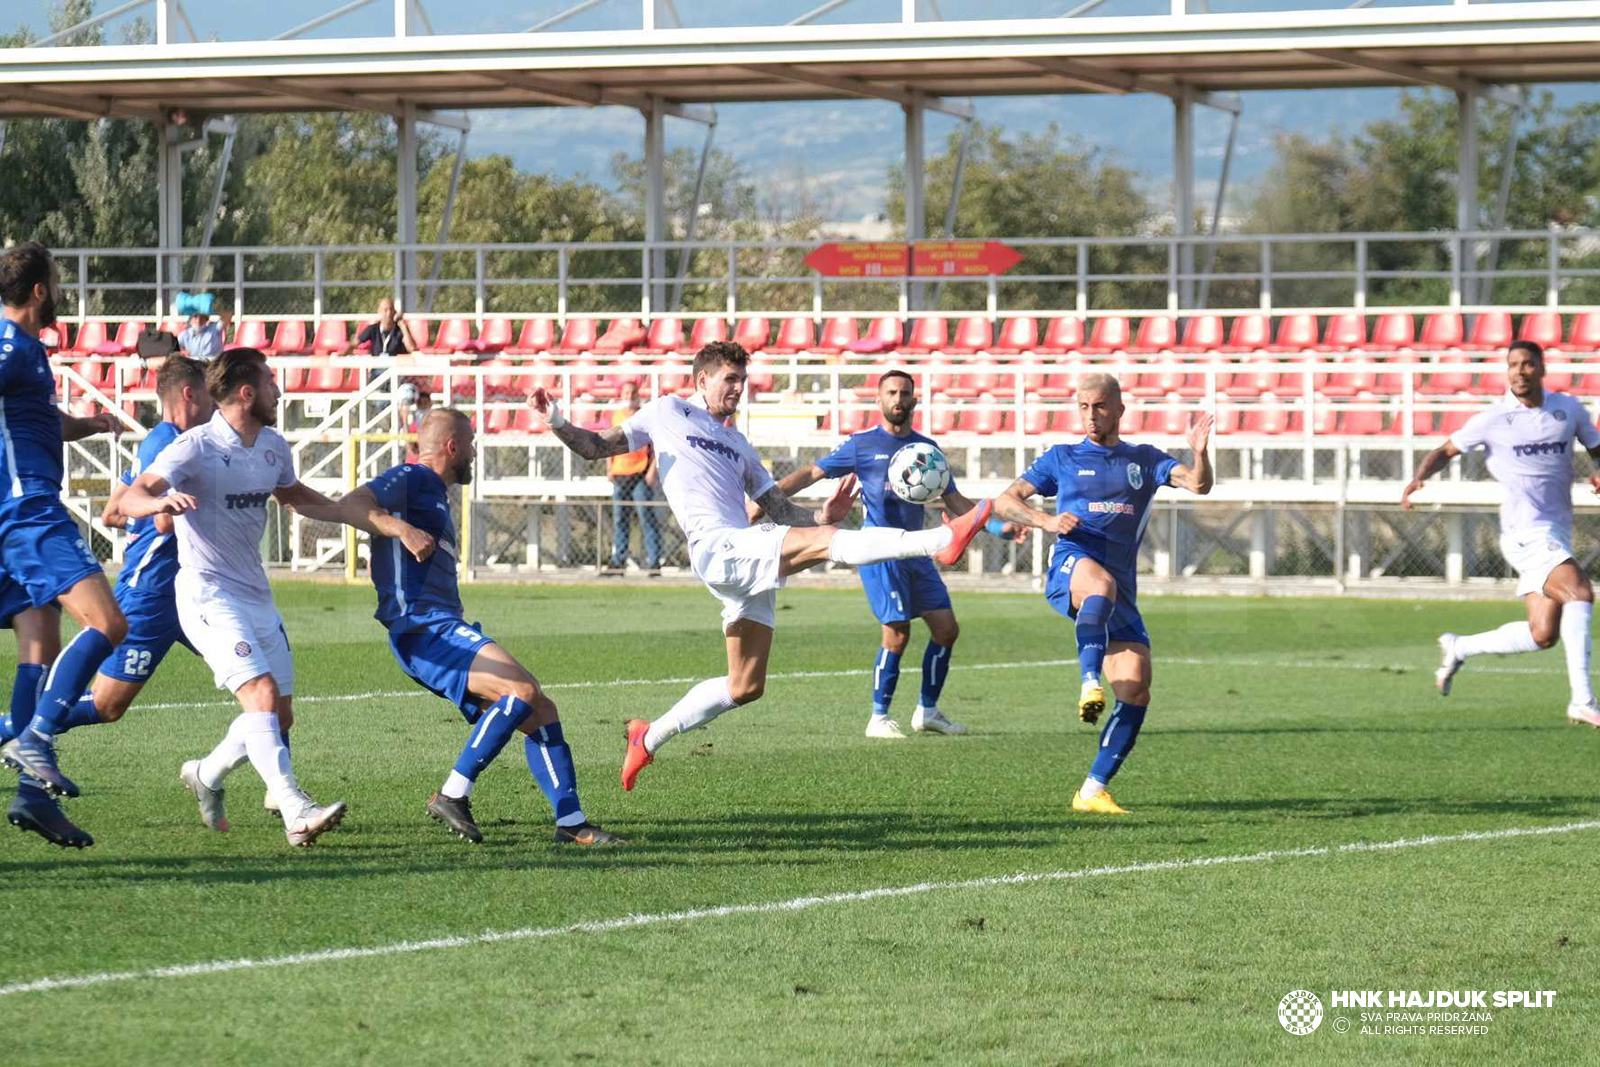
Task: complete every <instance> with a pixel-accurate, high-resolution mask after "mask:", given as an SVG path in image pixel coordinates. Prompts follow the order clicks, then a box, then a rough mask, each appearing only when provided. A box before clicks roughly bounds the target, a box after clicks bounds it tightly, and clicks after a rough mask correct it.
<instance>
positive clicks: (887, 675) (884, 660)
mask: <svg viewBox="0 0 1600 1067" xmlns="http://www.w3.org/2000/svg"><path fill="white" fill-rule="evenodd" d="M899 681H900V656H899V654H898V653H895V652H890V651H889V650H888V649H887V648H880V649H878V658H877V660H876V661H874V662H873V664H872V714H874V715H887V714H889V702H890V701H891V700H893V699H894V687H895V685H896V684H897V683H898V682H899Z"/></svg>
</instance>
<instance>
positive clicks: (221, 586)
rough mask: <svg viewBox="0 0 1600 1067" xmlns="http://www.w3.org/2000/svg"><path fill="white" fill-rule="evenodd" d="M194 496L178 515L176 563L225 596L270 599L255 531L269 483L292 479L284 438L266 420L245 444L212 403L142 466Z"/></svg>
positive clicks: (262, 522)
mask: <svg viewBox="0 0 1600 1067" xmlns="http://www.w3.org/2000/svg"><path fill="white" fill-rule="evenodd" d="M145 473H146V474H152V475H155V476H156V477H157V478H160V479H162V480H163V481H165V482H166V483H167V484H168V485H170V486H172V488H174V489H176V490H177V491H178V492H180V493H188V494H189V495H190V496H192V497H194V498H195V501H196V502H197V503H198V505H199V506H198V507H197V508H196V509H195V510H194V511H189V512H185V513H184V514H182V515H179V516H177V518H176V519H175V520H174V525H175V527H176V529H177V534H178V566H179V568H180V569H182V570H187V571H192V572H194V573H196V574H198V575H199V576H200V578H201V579H202V580H203V581H204V582H205V584H206V586H207V587H210V588H216V589H218V590H220V591H222V592H223V593H226V594H228V595H231V596H235V597H239V598H243V599H248V600H255V601H266V602H269V603H270V602H271V600H272V589H271V587H270V586H268V584H267V572H266V570H265V568H263V567H262V566H261V535H262V534H263V533H264V532H265V531H266V528H267V500H268V499H269V498H270V497H271V496H272V491H273V490H274V489H279V488H282V487H284V486H290V485H293V484H295V481H296V480H297V479H296V478H295V473H294V461H293V458H292V457H291V456H290V454H289V443H288V442H287V441H285V440H284V439H283V435H282V434H280V433H279V432H278V431H277V430H274V429H272V428H271V427H269V426H264V427H262V428H261V432H260V433H259V434H257V435H256V441H255V444H254V445H252V446H251V447H249V448H246V447H245V446H244V444H243V443H242V442H241V441H240V439H239V434H238V432H237V431H236V430H234V428H233V427H232V426H230V425H229V424H228V420H227V419H225V418H223V417H222V412H221V411H220V410H219V411H217V412H216V413H215V414H213V415H212V416H211V421H210V422H207V423H206V424H205V425H203V426H196V427H194V428H193V429H191V430H188V431H186V432H185V433H182V434H180V435H179V436H178V439H177V440H176V441H173V442H172V444H170V445H168V446H167V447H166V448H165V449H163V450H162V452H161V454H160V455H159V456H157V457H156V459H155V462H153V463H151V464H150V466H149V467H148V468H147V469H146V471H145Z"/></svg>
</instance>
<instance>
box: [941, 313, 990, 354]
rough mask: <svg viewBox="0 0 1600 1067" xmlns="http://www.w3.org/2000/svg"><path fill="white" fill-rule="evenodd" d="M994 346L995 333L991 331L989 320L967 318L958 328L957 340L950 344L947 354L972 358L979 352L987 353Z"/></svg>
mask: <svg viewBox="0 0 1600 1067" xmlns="http://www.w3.org/2000/svg"><path fill="white" fill-rule="evenodd" d="M993 344H994V332H993V331H991V330H990V329H989V320H988V319H984V318H977V317H971V318H965V319H962V320H961V323H960V325H958V326H957V327H956V336H955V340H953V341H951V342H950V345H949V347H947V348H946V349H945V351H946V352H948V353H950V354H951V355H952V356H970V355H973V354H974V353H977V352H987V351H989V348H990V346H991V345H993Z"/></svg>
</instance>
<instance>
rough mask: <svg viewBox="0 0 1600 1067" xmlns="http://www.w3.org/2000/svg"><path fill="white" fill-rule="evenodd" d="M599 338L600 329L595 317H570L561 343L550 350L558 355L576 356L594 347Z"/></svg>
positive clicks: (562, 334)
mask: <svg viewBox="0 0 1600 1067" xmlns="http://www.w3.org/2000/svg"><path fill="white" fill-rule="evenodd" d="M599 340H600V330H599V326H598V325H597V324H596V322H595V320H594V319H589V318H576V319H568V320H567V328H566V329H565V330H563V331H562V333H561V343H560V344H559V345H556V346H554V347H553V348H551V349H550V351H551V353H552V354H554V355H557V356H576V355H578V354H579V353H580V352H588V351H590V350H591V349H593V348H594V346H595V343H596V342H597V341H599Z"/></svg>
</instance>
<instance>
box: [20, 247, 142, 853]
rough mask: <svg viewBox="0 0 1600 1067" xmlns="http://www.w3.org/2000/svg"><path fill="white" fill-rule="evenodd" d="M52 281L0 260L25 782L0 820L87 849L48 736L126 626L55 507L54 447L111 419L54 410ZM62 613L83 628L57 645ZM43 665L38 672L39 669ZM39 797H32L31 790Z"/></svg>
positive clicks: (35, 269)
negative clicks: (45, 339) (70, 817)
mask: <svg viewBox="0 0 1600 1067" xmlns="http://www.w3.org/2000/svg"><path fill="white" fill-rule="evenodd" d="M60 294H61V278H60V274H59V273H58V271H57V270H56V265H55V262H54V260H52V259H51V258H50V253H49V251H48V250H47V249H45V248H44V246H43V245H39V244H36V243H33V242H29V243H27V244H21V245H17V246H15V247H12V248H9V249H7V250H6V251H5V252H4V254H0V301H3V303H4V309H3V316H4V317H3V318H0V623H3V624H4V625H8V626H10V627H11V628H12V629H13V630H15V631H16V634H17V650H18V657H17V659H18V665H17V677H16V682H15V684H14V686H13V689H12V693H11V708H10V715H9V719H10V731H11V732H12V733H13V735H14V736H13V737H12V739H11V740H10V741H8V742H6V743H5V745H4V746H0V758H3V759H4V760H5V762H6V764H7V765H9V766H11V767H14V768H16V769H17V770H18V771H21V772H23V773H24V774H25V775H27V776H29V777H30V778H31V779H32V781H29V782H28V783H27V784H28V785H29V786H30V788H29V789H28V790H27V791H26V792H27V796H26V797H24V798H23V801H24V802H22V803H16V804H13V805H12V806H11V808H10V810H9V811H8V812H7V814H6V818H7V819H8V820H9V821H10V822H11V823H12V824H13V825H15V826H20V827H22V828H23V829H26V830H33V831H35V832H37V833H40V834H42V835H43V836H44V837H45V838H46V839H48V840H50V841H53V842H54V843H56V844H59V845H66V846H70V847H74V848H82V847H84V846H86V845H90V844H93V843H94V841H93V839H92V838H90V837H89V835H88V834H86V833H84V832H83V831H82V830H79V829H78V828H77V827H76V826H73V825H72V824H71V823H70V822H68V821H67V819H66V817H65V816H64V815H63V814H62V813H61V809H60V808H59V806H57V805H56V803H55V801H54V800H52V799H51V797H50V796H49V795H47V794H53V795H56V796H60V795H65V796H77V795H78V787H77V785H76V784H74V783H73V782H72V780H71V779H69V778H67V777H66V775H64V774H62V773H61V769H60V767H59V766H58V765H57V763H56V753H55V734H56V732H57V730H58V729H59V725H60V722H61V720H62V719H63V718H65V716H66V714H67V713H68V712H69V711H70V710H71V709H72V706H73V705H74V704H76V703H77V702H78V696H79V694H81V693H82V692H83V690H84V688H85V686H87V685H88V683H89V679H90V678H92V677H94V673H95V669H96V668H97V667H99V665H100V663H101V662H102V661H103V660H104V659H105V658H106V656H107V655H109V654H110V652H111V650H112V649H113V648H115V647H116V645H117V643H118V642H120V641H121V640H122V639H123V637H124V636H125V635H126V634H127V629H128V624H127V621H126V620H125V619H124V618H123V616H122V609H121V608H119V607H118V606H117V601H116V598H115V597H113V596H112V595H111V586H110V584H109V583H108V582H107V581H106V576H105V573H104V572H103V571H102V570H101V569H100V561H99V560H98V559H96V558H95V555H94V552H93V551H91V550H90V548H89V545H88V543H87V542H85V541H84V539H83V535H82V534H81V533H80V532H79V530H78V524H77V523H76V522H75V521H74V520H73V518H72V515H71V513H70V512H68V511H67V508H66V505H65V504H63V503H62V502H61V487H62V474H63V447H64V443H65V442H66V441H76V440H79V439H81V438H84V437H88V436H90V435H92V434H97V433H113V432H116V431H117V430H118V428H119V427H120V423H119V422H118V421H117V420H116V419H115V418H114V417H113V416H111V415H109V414H105V415H96V416H94V417H92V418H75V417H73V416H70V415H66V414H64V413H63V412H62V411H61V410H60V409H59V408H58V407H57V406H56V389H55V377H54V375H53V374H52V373H51V370H50V359H49V356H48V355H47V354H46V352H45V349H44V346H43V345H41V344H40V343H39V331H41V330H43V329H44V328H45V327H47V326H50V325H52V324H53V323H54V322H55V321H56V303H57V301H58V300H59V298H60ZM58 605H61V606H65V607H66V609H67V610H68V611H69V612H71V613H72V616H73V617H74V618H75V619H77V620H78V623H79V624H80V625H81V626H82V627H83V628H82V629H81V630H80V631H79V632H78V634H77V636H75V637H74V638H73V639H72V640H71V641H70V642H69V643H68V644H67V646H66V648H64V649H63V648H62V647H61V612H60V607H58ZM47 663H48V664H50V668H49V672H48V673H46V671H45V666H44V665H45V664H47ZM34 781H36V782H37V783H38V786H39V787H38V788H31V786H32V785H33V782H34Z"/></svg>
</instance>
